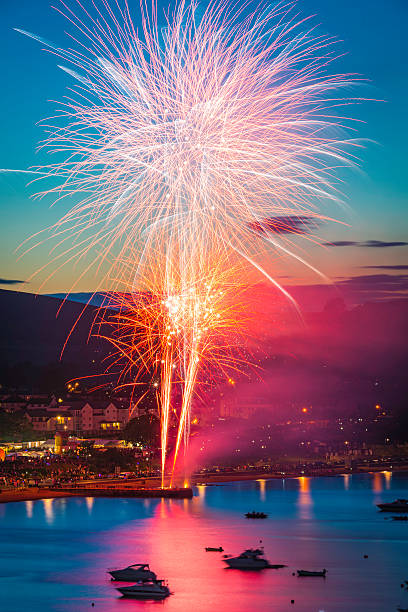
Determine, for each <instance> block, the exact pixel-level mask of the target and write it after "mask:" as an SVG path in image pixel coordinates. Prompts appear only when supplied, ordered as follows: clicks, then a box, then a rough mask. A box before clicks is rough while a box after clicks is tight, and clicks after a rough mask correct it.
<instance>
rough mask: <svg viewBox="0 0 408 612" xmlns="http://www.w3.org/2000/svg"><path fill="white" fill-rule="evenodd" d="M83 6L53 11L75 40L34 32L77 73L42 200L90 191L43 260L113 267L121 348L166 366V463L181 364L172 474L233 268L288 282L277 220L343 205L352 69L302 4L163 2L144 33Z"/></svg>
mask: <svg viewBox="0 0 408 612" xmlns="http://www.w3.org/2000/svg"><path fill="white" fill-rule="evenodd" d="M73 6H75V10H74V9H73V8H70V7H69V6H67V5H66V4H64V3H63V2H61V3H60V5H59V7H60V8H59V9H58V10H60V12H62V13H63V14H64V15H65V17H67V18H68V19H69V21H70V22H71V23H72V24H73V26H75V27H76V32H77V34H76V35H75V36H72V38H73V40H74V43H75V45H74V46H75V48H76V49H77V50H75V49H71V48H70V49H69V50H62V49H61V48H59V47H58V46H57V45H54V44H52V43H50V42H48V41H45V40H43V39H40V38H39V37H38V36H34V35H32V34H30V33H28V32H24V31H23V33H24V34H27V35H29V36H31V37H33V38H36V39H38V40H40V41H41V42H42V43H43V44H45V45H46V46H47V47H48V48H49V49H50V50H51V51H52V52H54V53H56V54H57V55H59V56H60V57H61V58H63V59H64V60H65V61H68V62H69V66H65V65H63V66H60V67H61V68H62V69H63V70H65V71H66V72H67V73H68V74H70V75H71V76H72V77H73V78H74V79H75V81H76V86H75V87H74V90H73V92H74V93H73V94H72V96H71V97H70V98H67V99H66V101H65V103H64V104H63V105H62V106H61V107H60V109H59V111H58V116H59V120H60V121H59V125H58V126H54V127H52V126H49V130H50V133H49V136H48V138H47V140H46V141H45V143H44V146H45V147H47V148H49V149H51V151H53V152H57V154H58V157H59V158H61V159H62V161H60V162H58V163H55V164H52V165H49V166H47V167H46V168H39V169H37V171H38V172H40V173H41V175H42V176H45V177H53V178H55V177H58V178H59V181H58V185H57V186H56V187H55V188H52V189H48V190H46V191H43V192H42V193H40V194H39V195H44V194H45V193H48V194H49V193H54V194H55V196H56V198H57V199H59V198H63V197H65V196H72V195H74V196H75V198H77V200H79V201H78V203H77V204H75V205H74V206H73V207H72V208H71V209H70V210H69V212H68V213H67V214H66V215H65V216H63V217H62V218H61V220H60V221H59V222H58V223H57V224H56V225H55V226H54V227H53V228H52V232H53V235H54V237H56V238H57V247H56V249H57V250H56V251H55V252H54V255H53V257H52V258H51V260H50V262H49V265H50V267H51V270H55V268H56V267H57V269H58V266H59V265H65V263H66V262H67V261H72V260H75V261H83V262H85V261H87V258H88V257H89V258H90V262H89V263H88V262H87V263H86V264H85V263H84V264H83V268H84V271H83V274H84V273H85V271H86V270H88V269H89V268H90V267H92V266H95V267H96V269H97V270H99V271H102V270H103V271H104V272H103V274H102V272H101V276H102V277H103V281H101V284H104V288H108V289H110V290H111V291H113V292H115V293H116V295H117V296H120V297H119V298H113V299H119V302H120V305H119V314H117V315H115V322H116V325H117V329H118V334H117V335H116V336H114V339H113V342H114V343H115V346H116V348H117V350H118V352H119V354H120V355H121V357H123V358H125V359H127V361H128V364H127V366H125V371H127V372H129V369H130V370H132V371H133V369H134V368H136V369H140V368H145V367H148V368H151V367H152V366H153V365H154V367H155V368H158V369H159V370H160V373H161V390H160V397H159V404H160V412H161V425H162V470H163V473H164V469H165V462H166V448H167V432H168V425H169V414H170V410H171V407H172V384H173V380H174V379H175V376H176V373H175V370H177V376H178V379H179V380H181V381H182V385H183V393H182V400H181V407H180V409H179V428H178V434H177V440H176V449H175V456H174V462H173V472H174V466H175V462H176V458H177V453H178V450H179V448H180V445H181V443H182V438H183V435H184V434H185V433H186V432H188V420H189V410H190V406H191V401H192V397H193V394H194V389H195V383H196V380H197V376H198V372H199V369H200V368H201V367H203V365H202V364H203V363H207V364H208V363H212V359H213V358H214V357H215V355H217V360H218V361H217V363H218V364H219V363H222V359H223V357H221V353H220V352H219V353H217V350H216V349H215V348H214V347H215V346H216V343H214V342H213V340H214V334H220V333H221V335H222V329H223V325H224V322H227V321H228V327H231V322H233V321H236V320H237V318H236V316H235V314H236V313H235V308H236V304H237V303H238V302H239V299H240V298H239V294H240V290H239V287H241V286H242V285H243V284H244V282H245V274H244V275H241V273H240V272H239V271H238V272H237V273H236V274H235V275H234V278H233V282H232V277H231V275H230V274H228V270H229V269H234V266H236V265H237V261H239V260H241V261H245V262H246V264H250V265H252V266H253V267H254V268H256V269H257V270H258V271H259V272H260V273H261V274H263V275H264V276H266V277H267V278H268V279H269V280H270V281H271V282H273V283H274V284H275V285H276V286H278V287H279V288H280V286H279V285H278V283H277V282H276V281H275V280H274V279H273V276H272V275H271V273H270V271H268V269H267V267H265V266H264V265H262V266H261V265H260V264H259V262H258V260H257V254H258V253H259V251H260V250H264V248H265V244H267V245H268V248H270V249H271V250H275V252H276V253H278V254H284V255H285V256H293V257H295V258H297V259H300V256H299V255H298V254H296V252H294V251H293V248H292V246H293V245H292V244H291V241H290V240H289V239H288V238H287V237H286V238H285V237H284V236H283V235H282V234H281V233H280V232H277V231H275V222H274V220H276V219H279V217H282V216H283V217H285V218H288V217H292V216H295V217H299V218H302V219H305V218H306V219H309V220H313V219H315V218H320V217H321V216H322V215H321V212H320V210H321V203H322V202H323V201H328V200H331V201H333V200H336V199H337V188H336V180H335V179H336V171H337V168H338V167H339V166H345V165H349V164H350V163H352V154H351V153H352V150H353V147H356V146H358V145H357V143H356V142H354V141H353V140H351V139H347V138H345V137H344V136H342V135H341V134H342V132H341V128H342V127H343V123H344V121H343V119H342V118H341V117H339V116H335V115H336V111H335V110H333V109H334V108H335V107H336V106H341V105H342V104H344V103H346V102H347V100H345V99H338V98H337V99H336V95H337V94H335V92H336V91H338V90H339V88H344V87H346V86H348V85H349V83H350V78H348V77H347V76H344V75H334V76H333V75H329V76H328V75H327V72H326V70H327V66H328V64H329V63H330V62H331V61H332V59H333V58H334V52H333V51H332V48H333V43H334V41H333V40H332V39H331V38H327V37H324V36H319V35H317V34H315V33H314V30H313V28H312V27H311V26H308V22H307V21H306V20H300V18H299V17H298V16H297V15H296V14H295V12H294V6H295V5H294V3H289V4H284V3H278V4H276V5H275V6H274V7H273V8H270V7H266V6H264V7H260V6H257V7H256V9H255V10H254V12H251V11H250V10H249V8H248V6H247V5H244V7H242V8H239V7H238V6H236V5H235V6H233V5H230V4H228V3H227V2H221V3H216V2H210V4H209V5H208V7H207V8H206V9H205V10H204V11H203V12H202V13H201V14H200V16H199V15H198V13H199V11H198V7H197V4H196V3H195V2H191V3H186V2H184V1H183V0H181V1H179V2H178V3H177V4H176V5H175V7H174V10H173V11H172V12H170V13H169V14H168V15H167V16H166V17H165V18H164V19H163V24H162V26H161V27H159V20H158V17H157V14H156V6H155V5H153V7H152V9H151V11H150V12H148V11H147V10H146V9H145V8H144V6H143V5H142V7H141V29H140V31H137V30H136V28H135V26H134V23H133V21H132V19H131V16H130V13H129V9H128V7H127V4H126V2H125V0H124V1H123V2H119V0H117V2H116V4H115V5H114V8H113V5H112V4H111V3H110V2H108V1H107V0H103V1H102V2H101V3H100V4H99V5H96V4H93V11H94V13H93V15H91V14H90V13H89V12H88V11H87V10H86V8H84V7H83V6H82V5H81V4H80V3H79V2H77V3H76V4H75V5H73ZM98 7H99V8H98ZM81 13H82V16H83V17H82V18H81V17H79V16H78V15H79V14H81ZM334 128H337V129H334ZM276 223H277V224H278V225H279V220H278V221H276ZM259 228H261V231H259ZM95 253H96V254H97V255H95ZM60 261H61V262H62V263H61V264H59V263H58V262H60ZM220 261H222V262H223V265H222V266H220V265H219V263H218V262H220ZM243 267H244V266H243V265H242V263H241V269H242V268H243ZM238 268H239V266H238ZM107 286H108V287H107ZM231 286H232V287H235V288H234V289H232V290H231ZM223 287H224V289H223ZM124 288H126V291H124ZM280 289H282V288H280ZM118 291H119V292H118ZM120 291H121V293H120ZM234 291H235V295H234ZM282 291H284V290H283V289H282ZM141 295H143V297H142V298H140V296H141ZM146 295H148V296H150V297H149V298H148V299H147V298H146ZM231 296H233V298H234V299H231ZM209 356H211V358H209ZM223 365H226V364H223ZM229 365H231V363H229ZM134 378H137V376H135V375H134Z"/></svg>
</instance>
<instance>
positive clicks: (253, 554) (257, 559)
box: [223, 548, 284, 570]
mask: <svg viewBox="0 0 408 612" xmlns="http://www.w3.org/2000/svg"><path fill="white" fill-rule="evenodd" d="M263 554H264V549H263V548H248V550H244V552H242V553H241V554H240V555H239V556H238V557H231V556H230V555H224V559H223V561H224V563H226V564H227V565H228V566H229V567H232V568H234V569H252V570H259V569H265V568H272V567H273V568H275V569H277V566H274V565H271V564H270V563H269V561H268V560H267V559H265V558H264V557H263ZM282 567H284V566H282Z"/></svg>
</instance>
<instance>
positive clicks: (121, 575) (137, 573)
mask: <svg viewBox="0 0 408 612" xmlns="http://www.w3.org/2000/svg"><path fill="white" fill-rule="evenodd" d="M108 574H110V575H111V577H112V580H120V581H122V582H148V581H152V580H156V578H157V576H156V574H155V573H154V572H152V571H151V569H150V567H149V565H148V564H147V563H135V564H134V565H128V567H125V568H123V569H112V570H108Z"/></svg>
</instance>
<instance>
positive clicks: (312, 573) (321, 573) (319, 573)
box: [297, 569, 327, 578]
mask: <svg viewBox="0 0 408 612" xmlns="http://www.w3.org/2000/svg"><path fill="white" fill-rule="evenodd" d="M297 573H298V576H320V577H321V578H324V577H325V576H326V574H327V570H326V569H324V570H322V571H321V572H309V571H308V570H298V571H297Z"/></svg>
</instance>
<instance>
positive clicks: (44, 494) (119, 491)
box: [0, 466, 408, 504]
mask: <svg viewBox="0 0 408 612" xmlns="http://www.w3.org/2000/svg"><path fill="white" fill-rule="evenodd" d="M381 472H391V473H393V472H408V466H401V467H397V468H393V469H392V470H391V469H388V470H387V469H385V468H384V467H383V466H382V467H381V468H380V467H379V468H378V469H373V468H371V469H360V470H354V471H345V470H344V469H342V470H341V469H339V470H321V471H319V473H308V474H293V473H288V474H281V473H279V474H277V473H272V472H266V473H265V472H251V473H248V472H224V473H220V474H208V475H205V476H202V477H200V476H199V475H198V476H194V477H193V478H192V481H191V486H192V487H194V486H206V485H216V484H223V483H228V482H240V481H241V482H242V481H249V480H253V481H257V480H282V479H287V478H288V479H289V478H291V479H292V478H293V479H298V478H319V477H332V476H345V475H347V476H351V475H353V474H373V473H381ZM141 480H142V479H141ZM143 480H149V481H150V483H151V484H153V485H154V483H155V482H157V481H158V480H159V478H156V477H153V478H149V479H143ZM152 481H153V482H152ZM130 482H133V483H134V484H135V485H136V484H138V481H137V480H134V481H127V483H126V484H127V485H129V484H130ZM112 484H113V483H112V482H111V483H110V485H112ZM115 484H120V485H121V487H119V486H117V487H114V488H113V490H112V488H111V487H109V488H108V487H106V488H104V487H101V484H100V483H99V486H98V487H97V489H96V488H95V487H92V488H91V487H89V490H88V487H82V488H79V487H78V490H75V489H72V490H67V489H66V490H58V489H50V488H48V487H44V488H41V487H30V488H27V489H15V490H13V489H7V490H3V491H1V492H0V504H1V503H11V502H19V501H37V500H41V499H54V498H61V497H118V498H119V497H134V498H138V499H142V498H152V497H153V498H159V497H163V498H170V497H178V496H177V495H174V496H173V495H171V494H161V495H160V494H158V488H152V489H146V488H145V487H138V486H134V487H129V486H126V487H125V488H123V485H124V484H125V483H124V482H123V481H118V482H116V483H115ZM115 489H116V490H115ZM191 496H192V495H191ZM182 497H183V498H184V497H190V495H185V496H180V497H179V498H182Z"/></svg>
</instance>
